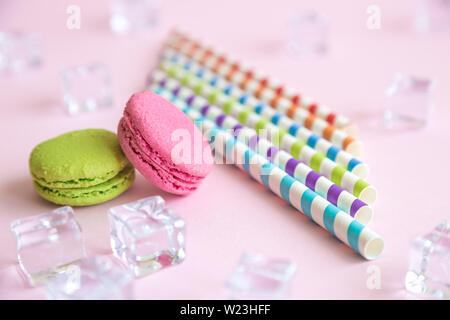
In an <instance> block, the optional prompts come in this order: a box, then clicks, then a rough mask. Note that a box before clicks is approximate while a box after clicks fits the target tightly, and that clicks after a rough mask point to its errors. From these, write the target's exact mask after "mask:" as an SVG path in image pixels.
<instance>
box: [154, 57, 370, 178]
mask: <svg viewBox="0 0 450 320" xmlns="http://www.w3.org/2000/svg"><path fill="white" fill-rule="evenodd" d="M159 67H160V68H161V69H162V70H164V71H165V72H167V73H168V75H169V76H170V77H173V78H175V79H178V80H180V81H181V82H182V83H183V85H186V86H189V87H191V88H193V89H194V91H195V92H196V93H198V94H200V95H202V96H204V97H206V98H207V99H208V100H209V101H210V102H211V103H215V104H217V105H218V106H220V107H222V108H223V109H224V112H225V113H231V114H235V116H236V117H238V118H240V119H241V118H242V119H243V120H245V121H251V120H255V119H256V118H257V117H258V116H259V118H262V119H263V120H264V121H265V122H266V124H265V125H264V128H265V129H267V130H269V129H270V130H279V131H280V132H281V133H283V135H284V134H285V135H284V136H283V137H286V138H285V139H290V140H291V141H292V142H295V140H294V139H292V137H294V138H296V139H298V140H299V141H300V142H301V143H304V144H307V145H308V146H309V147H311V148H313V149H315V150H316V151H317V152H318V153H320V154H323V155H324V156H326V157H327V158H329V159H330V160H332V161H335V162H336V163H337V164H338V165H340V166H342V167H343V168H345V169H346V170H349V171H351V172H352V173H354V174H355V175H357V176H359V177H361V178H366V177H367V176H368V174H369V167H368V166H367V165H366V164H364V163H362V162H361V161H359V160H358V159H356V158H353V157H352V155H351V154H349V153H347V152H345V151H343V150H341V149H339V148H337V147H335V146H333V145H332V144H330V143H329V142H327V141H326V140H324V139H320V137H318V136H315V135H313V134H312V133H311V132H310V131H309V130H308V129H304V128H302V127H301V126H299V125H298V124H296V123H295V122H294V121H292V120H291V119H289V118H286V117H283V116H282V115H281V114H279V113H277V112H275V111H274V110H273V109H271V108H270V107H266V106H265V105H264V104H254V105H253V107H248V106H244V105H243V104H241V103H239V102H238V101H236V99H235V98H233V97H228V96H227V94H226V93H224V92H222V91H221V90H220V89H218V88H215V87H213V86H211V85H210V84H209V83H208V82H206V81H205V80H201V78H199V77H197V76H196V75H195V74H193V73H192V72H189V71H186V70H184V69H183V68H182V67H180V66H178V65H174V64H173V63H171V62H168V61H165V60H163V61H162V62H161V64H160V66H159ZM253 113H256V114H257V115H258V116H256V115H255V114H253ZM240 114H243V116H242V117H241V116H240ZM286 133H287V134H286Z"/></svg>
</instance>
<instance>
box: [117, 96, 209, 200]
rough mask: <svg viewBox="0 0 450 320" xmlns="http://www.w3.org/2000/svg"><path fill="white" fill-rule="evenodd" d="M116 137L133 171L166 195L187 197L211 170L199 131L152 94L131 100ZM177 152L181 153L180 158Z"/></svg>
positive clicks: (171, 107)
mask: <svg viewBox="0 0 450 320" xmlns="http://www.w3.org/2000/svg"><path fill="white" fill-rule="evenodd" d="M118 136H119V140H120V145H121V146H122V149H123V151H124V152H125V154H126V156H127V157H128V159H129V160H130V161H131V163H133V165H134V166H135V167H136V169H137V170H138V171H139V172H141V173H142V175H143V176H144V177H146V178H147V179H148V180H149V181H150V182H152V183H153V184H154V185H156V186H157V187H159V188H161V189H163V190H165V191H167V192H170V193H173V194H180V195H184V194H189V193H190V192H192V191H194V190H196V189H197V188H198V186H199V184H200V183H201V182H202V180H203V179H204V178H205V177H206V176H207V175H208V173H209V172H210V171H211V169H212V165H213V157H212V153H211V149H210V148H209V144H208V143H207V142H206V141H205V140H204V139H203V136H202V133H201V132H200V130H199V129H198V128H197V127H196V126H195V124H194V123H193V122H192V121H191V120H190V119H189V118H188V117H187V116H186V115H185V114H184V113H183V112H182V111H181V110H179V109H178V108H177V107H175V106H174V105H173V104H172V103H170V102H169V101H167V100H165V99H163V98H162V97H160V96H159V95H157V94H155V93H152V92H140V93H136V94H134V95H133V96H132V97H131V98H130V100H129V101H128V103H127V106H126V108H125V111H124V115H123V118H122V119H121V120H120V123H119V128H118ZM195 137H200V139H198V140H196V139H195ZM196 143H198V144H199V145H196ZM197 150H199V151H197ZM177 151H180V153H184V154H182V155H181V156H179V154H178V153H177ZM195 152H197V153H200V157H198V156H197V157H196V155H195Z"/></svg>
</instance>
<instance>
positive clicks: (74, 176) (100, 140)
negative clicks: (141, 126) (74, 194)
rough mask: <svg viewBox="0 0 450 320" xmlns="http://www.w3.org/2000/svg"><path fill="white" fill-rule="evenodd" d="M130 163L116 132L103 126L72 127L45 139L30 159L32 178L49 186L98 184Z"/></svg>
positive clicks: (69, 186) (74, 186)
mask: <svg viewBox="0 0 450 320" xmlns="http://www.w3.org/2000/svg"><path fill="white" fill-rule="evenodd" d="M128 164H129V162H128V160H127V159H126V157H125V156H124V154H123V152H122V150H121V148H120V145H119V141H118V139H117V135H116V134H115V133H113V132H110V131H107V130H104V129H85V130H78V131H72V132H68V133H65V134H62V135H60V136H58V137H56V138H53V139H50V140H47V141H44V142H42V143H40V144H39V145H38V146H36V147H35V148H34V149H33V151H32V152H31V155H30V160H29V166H30V171H31V174H32V176H33V178H34V179H35V180H37V181H38V182H39V184H41V185H43V186H46V187H49V188H80V187H88V186H93V185H97V184H99V183H102V182H104V181H107V180H109V179H111V178H113V177H114V176H116V175H117V174H118V173H119V172H120V171H121V170H123V169H124V168H125V166H127V165H128Z"/></svg>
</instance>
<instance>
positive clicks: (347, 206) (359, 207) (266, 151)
mask: <svg viewBox="0 0 450 320" xmlns="http://www.w3.org/2000/svg"><path fill="white" fill-rule="evenodd" d="M150 90H151V91H153V92H155V93H157V94H159V95H161V96H163V97H165V98H166V99H168V100H170V101H172V102H174V103H176V105H177V106H182V107H183V109H185V108H189V107H190V106H188V104H187V103H186V102H185V101H184V100H181V99H179V98H178V97H177V95H181V96H191V95H192V91H191V90H190V89H188V88H185V87H181V88H180V87H177V88H175V89H174V90H172V91H169V90H167V89H165V88H163V87H161V86H159V85H158V84H157V83H156V82H155V83H154V84H153V85H152V86H151V87H150ZM192 108H194V109H195V110H197V111H199V113H198V114H199V117H200V116H201V117H205V118H207V119H209V120H211V121H213V122H214V123H215V124H216V125H218V126H219V127H221V128H222V129H233V130H234V131H235V132H238V133H237V134H236V138H237V139H238V140H239V141H240V142H242V143H245V144H246V145H247V146H248V147H249V148H250V149H252V150H253V151H256V152H257V153H259V154H261V155H262V156H264V157H266V158H267V159H268V160H269V161H271V162H272V163H273V164H275V165H277V166H278V167H280V169H282V170H284V171H285V172H286V173H287V174H289V175H290V176H292V177H294V178H295V179H297V180H298V181H300V182H301V183H302V184H305V185H306V186H307V187H308V188H309V189H311V190H312V191H315V192H316V193H317V194H318V195H320V196H321V197H323V198H325V199H327V200H328V201H329V202H330V203H332V204H333V205H335V206H337V207H338V208H339V209H341V210H342V211H344V212H346V213H348V214H350V216H352V217H354V218H355V219H356V220H357V221H359V222H361V223H362V224H364V225H367V224H368V223H369V222H370V221H371V219H372V216H373V210H372V208H371V207H369V206H368V205H367V204H366V203H364V202H363V201H361V200H360V199H358V198H356V197H355V196H353V195H352V194H350V193H349V192H347V191H346V190H344V189H342V188H341V187H339V186H337V185H336V184H334V183H332V182H331V181H330V180H328V179H327V178H326V177H324V176H322V175H320V174H318V173H316V172H315V171H313V170H312V169H311V168H310V167H308V166H307V165H305V164H303V163H301V162H300V161H298V160H297V159H295V158H294V157H292V156H291V155H290V154H289V153H287V152H285V151H283V150H280V149H278V148H277V147H276V146H275V145H274V144H273V143H271V142H270V141H268V140H266V139H264V138H261V137H259V136H258V135H257V133H256V131H255V130H253V129H251V128H244V127H242V126H241V125H240V124H239V122H238V121H237V120H236V119H235V118H233V117H230V116H223V113H222V112H221V110H220V109H219V108H218V107H216V106H213V105H206V107H205V106H203V107H201V106H200V105H199V104H194V105H193V107H192ZM192 120H194V121H195V120H197V119H192ZM238 129H239V130H238Z"/></svg>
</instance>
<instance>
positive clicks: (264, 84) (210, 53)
mask: <svg viewBox="0 0 450 320" xmlns="http://www.w3.org/2000/svg"><path fill="white" fill-rule="evenodd" d="M167 44H168V46H170V47H172V48H174V49H176V50H177V51H180V52H182V53H184V54H186V55H188V56H189V57H191V58H193V59H195V60H197V61H199V62H201V63H202V64H204V65H208V66H211V67H212V68H213V69H214V70H216V71H218V72H220V74H222V75H224V76H226V77H227V78H228V79H230V80H232V81H233V82H234V83H236V84H238V85H240V86H241V87H242V88H244V87H247V88H249V89H251V90H252V91H254V92H257V95H260V96H264V99H265V100H266V101H267V102H268V103H270V104H271V105H272V106H273V107H274V108H277V107H278V104H280V103H281V104H286V103H287V104H289V106H291V107H292V109H297V108H302V109H304V110H306V111H308V112H309V113H311V114H313V115H315V116H317V117H318V118H321V119H323V120H325V121H327V122H328V123H329V124H330V125H332V126H334V127H336V128H340V129H343V130H345V131H346V132H348V133H349V134H351V135H355V133H356V126H354V125H352V124H351V123H350V121H349V119H348V118H346V117H344V116H342V115H336V114H335V113H333V112H331V110H330V109H329V108H328V107H326V106H324V105H320V104H318V103H315V102H314V101H313V99H311V98H309V97H306V96H302V95H301V94H299V93H296V92H295V90H292V89H290V88H285V87H284V86H283V85H280V83H279V81H277V80H275V79H273V78H272V79H270V78H268V77H265V76H263V75H262V74H261V73H260V72H258V71H255V70H252V69H250V68H248V67H244V66H243V65H242V64H240V63H237V62H236V60H233V59H230V58H227V57H226V56H225V55H224V54H222V53H219V52H217V51H216V50H213V49H211V48H206V46H205V45H202V44H201V43H200V42H199V41H194V40H192V39H189V38H188V37H187V36H185V35H182V34H180V33H178V32H175V33H173V34H172V35H171V37H170V38H169V40H168V43H167ZM292 111H293V110H292Z"/></svg>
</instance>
